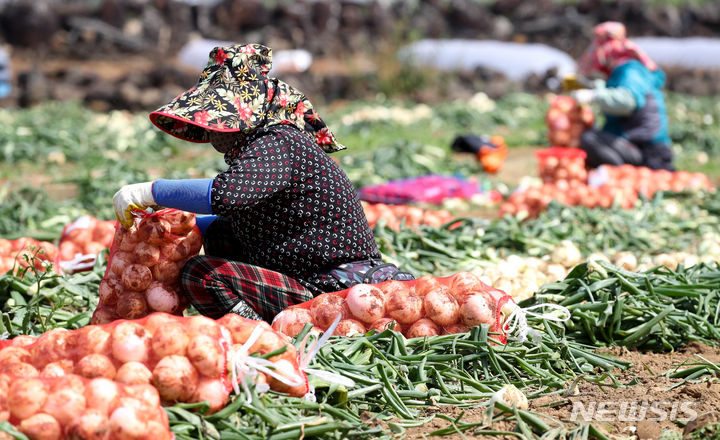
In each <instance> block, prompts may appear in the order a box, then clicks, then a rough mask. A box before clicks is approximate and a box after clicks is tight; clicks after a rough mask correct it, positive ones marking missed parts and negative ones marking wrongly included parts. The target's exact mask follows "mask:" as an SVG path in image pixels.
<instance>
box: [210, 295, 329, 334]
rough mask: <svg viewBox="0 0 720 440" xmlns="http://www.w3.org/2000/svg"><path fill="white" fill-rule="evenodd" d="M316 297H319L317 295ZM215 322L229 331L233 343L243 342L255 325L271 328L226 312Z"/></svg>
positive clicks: (262, 322)
mask: <svg viewBox="0 0 720 440" xmlns="http://www.w3.org/2000/svg"><path fill="white" fill-rule="evenodd" d="M321 296H322V295H321ZM318 298H320V297H319V296H318ZM217 323H218V324H219V325H221V326H223V327H225V328H226V329H227V330H228V331H229V332H230V337H231V338H232V342H233V344H244V343H245V342H246V341H247V340H248V338H249V337H250V334H251V333H252V332H253V330H255V327H257V326H261V327H262V328H263V329H264V330H272V328H271V327H270V325H269V324H268V323H267V322H265V321H253V320H251V319H247V318H242V317H240V316H238V315H236V314H234V313H228V314H227V315H225V316H223V317H222V318H220V319H218V321H217Z"/></svg>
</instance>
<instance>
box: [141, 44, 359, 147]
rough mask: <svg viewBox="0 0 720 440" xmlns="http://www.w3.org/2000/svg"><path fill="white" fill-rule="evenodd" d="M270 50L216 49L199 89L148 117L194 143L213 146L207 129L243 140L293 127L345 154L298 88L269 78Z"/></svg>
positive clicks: (245, 47)
mask: <svg viewBox="0 0 720 440" xmlns="http://www.w3.org/2000/svg"><path fill="white" fill-rule="evenodd" d="M271 67H272V49H270V48H268V47H265V46H263V45H260V44H246V45H234V46H226V47H216V48H214V49H213V50H212V51H211V52H210V60H209V61H208V64H207V66H205V69H203V71H202V73H201V74H200V79H199V80H198V82H197V84H195V86H194V87H193V88H191V89H190V90H187V91H185V92H183V93H182V94H180V95H179V96H178V97H176V98H175V99H173V100H172V101H170V102H169V103H168V104H165V105H164V106H162V107H160V108H159V109H157V110H155V111H154V112H152V113H150V121H152V123H153V124H155V125H156V126H157V127H158V128H160V129H161V130H163V131H165V132H167V133H169V134H171V135H173V136H175V137H178V138H180V139H184V140H187V141H190V142H209V141H210V140H209V136H208V130H212V131H217V132H225V133H229V132H233V133H238V134H240V135H246V134H248V133H251V132H252V131H254V130H255V129H257V128H260V127H267V126H272V125H279V124H292V125H294V126H296V127H297V128H298V129H300V130H303V131H305V132H306V133H307V134H308V135H309V136H310V137H311V138H312V139H314V140H315V142H317V144H318V145H319V146H320V147H322V149H323V150H325V151H326V152H327V153H332V152H335V151H339V150H344V149H345V146H343V145H341V144H339V143H338V142H337V141H336V140H335V135H334V134H333V133H332V131H330V129H329V128H328V127H327V125H325V123H324V122H323V120H322V119H321V118H320V116H319V115H318V114H317V113H316V112H315V109H314V108H313V106H312V104H311V103H310V101H309V100H308V99H307V98H306V97H305V95H303V94H302V93H300V92H299V91H297V90H296V89H295V88H293V87H292V86H290V85H289V84H286V83H285V82H283V81H280V80H278V79H275V78H268V77H267V73H268V72H269V71H270V68H271Z"/></svg>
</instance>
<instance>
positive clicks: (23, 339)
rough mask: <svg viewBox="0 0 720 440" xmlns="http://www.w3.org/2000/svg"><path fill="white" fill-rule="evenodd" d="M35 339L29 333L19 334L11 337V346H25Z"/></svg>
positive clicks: (32, 342) (35, 339)
mask: <svg viewBox="0 0 720 440" xmlns="http://www.w3.org/2000/svg"><path fill="white" fill-rule="evenodd" d="M35 341H37V338H35V337H33V336H30V335H20V336H16V337H14V338H13V339H12V341H11V342H12V346H13V347H25V346H26V345H32V344H34V343H35Z"/></svg>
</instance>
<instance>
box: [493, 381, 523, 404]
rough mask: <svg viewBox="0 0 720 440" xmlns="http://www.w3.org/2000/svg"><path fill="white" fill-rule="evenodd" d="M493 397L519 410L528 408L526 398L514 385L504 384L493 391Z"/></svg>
mask: <svg viewBox="0 0 720 440" xmlns="http://www.w3.org/2000/svg"><path fill="white" fill-rule="evenodd" d="M493 398H494V399H495V400H497V401H498V402H500V403H502V404H503V405H505V406H508V407H511V408H517V409H519V410H526V409H528V407H529V405H528V399H527V397H525V394H523V393H522V391H520V390H519V389H518V388H517V387H516V386H515V385H512V384H506V385H505V386H503V387H502V388H500V389H499V390H498V391H496V392H495V393H493Z"/></svg>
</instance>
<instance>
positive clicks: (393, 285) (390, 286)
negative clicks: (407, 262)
mask: <svg viewBox="0 0 720 440" xmlns="http://www.w3.org/2000/svg"><path fill="white" fill-rule="evenodd" d="M377 287H378V288H379V289H380V290H382V291H383V293H385V296H389V295H391V294H393V293H395V292H409V291H410V288H409V287H408V285H407V283H406V282H403V281H396V280H390V281H386V282H384V283H382V284H380V285H378V286H377Z"/></svg>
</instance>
